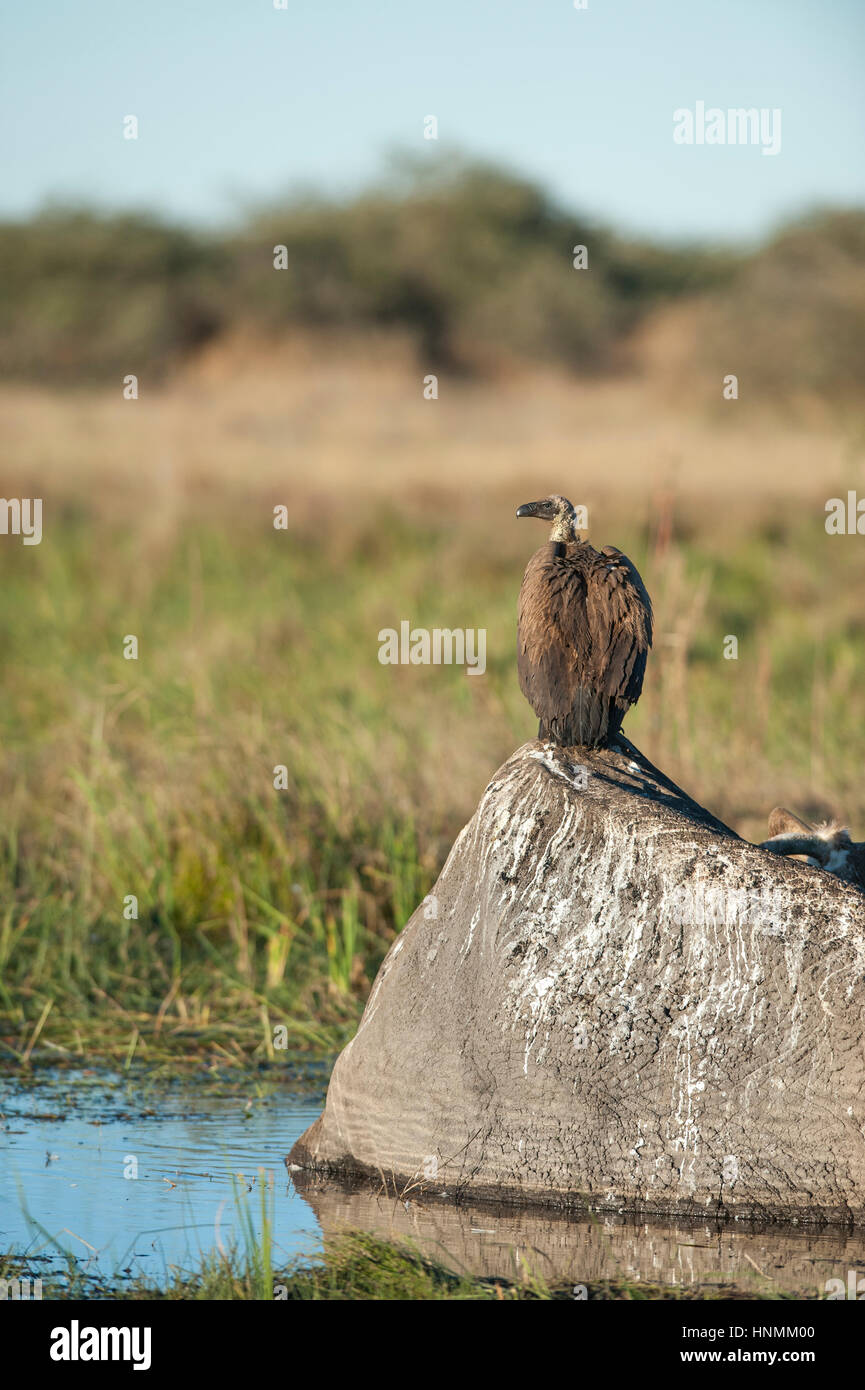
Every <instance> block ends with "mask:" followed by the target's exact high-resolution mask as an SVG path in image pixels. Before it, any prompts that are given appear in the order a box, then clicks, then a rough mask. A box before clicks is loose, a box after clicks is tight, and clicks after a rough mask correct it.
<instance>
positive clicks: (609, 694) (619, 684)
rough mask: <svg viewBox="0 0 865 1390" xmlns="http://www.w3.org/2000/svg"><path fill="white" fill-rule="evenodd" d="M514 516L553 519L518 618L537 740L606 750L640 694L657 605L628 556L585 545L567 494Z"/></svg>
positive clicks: (520, 665)
mask: <svg viewBox="0 0 865 1390" xmlns="http://www.w3.org/2000/svg"><path fill="white" fill-rule="evenodd" d="M517 516H518V517H523V516H534V517H538V518H539V519H540V520H542V521H550V522H552V523H553V527H552V531H551V532H550V538H549V540H548V541H547V543H546V545H542V546H541V548H540V550H537V551H535V554H534V555H533V556H532V558H531V560H529V563H528V565H527V567H526V572H525V574H524V576H523V583H522V588H521V589H520V600H519V611H518V620H517V673H518V675H519V681H520V689H521V690H522V692H523V694H524V695H525V697H526V699H527V700H528V702H529V704H530V705H531V707H532V709H533V710H534V712H535V714H536V715H537V716H538V719H539V720H540V726H539V728H538V737H539V738H545V739H549V740H550V741H551V742H553V743H559V744H563V745H565V746H568V747H569V746H575V745H576V746H580V747H584V748H603V747H606V746H607V745H608V744H610V743H612V742H615V740H616V737H617V735H618V733H619V729H620V728H621V725H622V720H623V719H624V717H625V714H626V713H627V711H628V709H629V708H630V707H631V705H633V704H635V703H636V701H637V700H638V699H639V698H640V691H641V690H642V688H643V676H644V674H645V670H646V658H647V656H648V653H649V648H650V646H651V645H652V604H651V600H650V598H649V595H648V594H647V593H646V589H645V586H644V584H643V581H642V579H641V578H640V576H639V574H638V572H637V570H636V568H635V566H634V565H632V563H631V561H630V560H629V559H628V558H627V556H626V555H623V554H622V552H621V551H620V550H617V549H616V548H615V546H612V545H607V546H604V548H603V550H600V551H598V550H595V549H594V548H593V547H592V546H591V545H589V544H588V543H587V542H586V541H582V540H580V537H579V533H578V532H577V530H576V513H575V511H574V508H573V506H572V505H571V503H570V502H569V501H568V499H567V498H566V497H546V498H544V499H543V501H541V502H527V503H526V504H525V506H522V507H519V508H518V509H517Z"/></svg>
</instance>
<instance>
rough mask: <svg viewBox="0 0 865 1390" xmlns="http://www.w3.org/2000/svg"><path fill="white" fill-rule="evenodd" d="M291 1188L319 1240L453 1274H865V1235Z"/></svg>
mask: <svg viewBox="0 0 865 1390" xmlns="http://www.w3.org/2000/svg"><path fill="white" fill-rule="evenodd" d="M292 1176H293V1178H294V1180H295V1186H296V1187H297V1189H298V1191H299V1192H301V1193H302V1195H303V1196H304V1197H305V1198H306V1200H307V1201H308V1202H309V1205H310V1208H311V1210H312V1211H314V1212H315V1215H316V1217H317V1218H318V1220H319V1222H320V1223H321V1227H322V1230H323V1232H324V1235H325V1236H326V1237H327V1236H332V1235H336V1234H337V1233H338V1232H339V1231H341V1230H345V1229H346V1228H350V1227H356V1228H360V1229H363V1230H367V1231H371V1232H372V1233H373V1234H375V1235H378V1236H381V1237H384V1238H388V1239H394V1240H410V1241H412V1242H413V1243H414V1244H415V1245H416V1246H418V1247H419V1248H420V1249H421V1250H422V1251H423V1252H424V1253H425V1254H427V1255H429V1256H430V1257H432V1258H435V1259H437V1260H439V1261H441V1262H442V1263H443V1264H445V1265H447V1266H448V1267H449V1268H451V1269H454V1270H457V1271H460V1272H464V1273H469V1274H474V1275H479V1276H486V1277H499V1278H506V1279H511V1280H517V1281H519V1280H522V1279H525V1278H528V1277H531V1275H532V1274H534V1275H536V1276H540V1277H541V1278H542V1279H544V1280H545V1281H546V1282H547V1283H550V1284H557V1285H559V1284H565V1285H572V1286H577V1285H582V1284H592V1283H595V1282H597V1281H600V1280H606V1279H623V1278H627V1279H629V1280H633V1281H641V1282H647V1283H653V1284H676V1285H685V1286H689V1285H695V1284H716V1285H727V1286H729V1285H731V1284H735V1285H736V1286H738V1287H740V1288H743V1289H744V1288H747V1289H750V1290H753V1291H757V1290H763V1291H766V1292H768V1291H771V1290H776V1291H779V1290H783V1291H786V1292H791V1293H800V1294H805V1293H814V1292H815V1291H819V1292H820V1293H825V1285H826V1280H827V1279H831V1278H840V1279H842V1280H844V1282H845V1284H846V1281H847V1273H848V1270H851V1269H858V1270H859V1272H860V1274H861V1273H865V1231H860V1232H859V1233H858V1234H855V1235H854V1234H851V1233H849V1232H846V1231H843V1230H840V1229H837V1228H836V1229H832V1230H830V1229H828V1228H824V1229H823V1230H822V1231H815V1230H810V1231H809V1230H804V1229H800V1228H799V1227H791V1226H778V1225H772V1226H762V1227H759V1226H757V1225H755V1224H753V1223H751V1224H749V1225H744V1224H741V1223H738V1222H736V1223H729V1224H727V1225H725V1226H722V1227H719V1226H717V1225H714V1224H711V1223H706V1222H703V1223H694V1222H681V1223H674V1224H669V1225H665V1224H663V1223H657V1224H652V1223H649V1222H645V1221H641V1222H639V1223H635V1222H633V1221H628V1220H627V1219H626V1218H623V1217H619V1216H616V1215H613V1214H609V1215H604V1216H603V1217H600V1216H596V1217H595V1218H594V1219H588V1218H585V1217H575V1216H573V1215H565V1214H562V1213H557V1212H539V1211H537V1210H519V1209H514V1208H513V1207H494V1206H490V1205H484V1206H468V1205H464V1204H462V1203H460V1204H455V1203H454V1202H452V1201H449V1200H445V1199H443V1198H441V1197H439V1198H436V1197H430V1196H427V1195H424V1196H422V1197H420V1196H416V1195H415V1194H410V1195H409V1197H408V1199H407V1200H406V1201H403V1200H401V1199H399V1198H394V1197H393V1196H388V1195H386V1194H385V1193H384V1191H383V1190H381V1189H380V1190H379V1191H378V1192H376V1191H375V1190H374V1189H373V1188H346V1187H343V1186H340V1185H338V1184H335V1183H333V1182H326V1181H323V1180H321V1179H317V1178H314V1177H311V1176H310V1175H308V1174H304V1173H294V1174H293V1175H292Z"/></svg>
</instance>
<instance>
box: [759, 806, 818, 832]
mask: <svg viewBox="0 0 865 1390" xmlns="http://www.w3.org/2000/svg"><path fill="white" fill-rule="evenodd" d="M813 833H814V827H813V826H812V825H809V824H808V822H807V821H804V820H800V819H799V817H798V816H794V815H793V812H792V811H787V810H785V808H784V807H783V806H776V807H775V809H774V811H772V812H771V813H770V815H769V839H770V840H771V839H772V838H773V837H774V836H775V835H813Z"/></svg>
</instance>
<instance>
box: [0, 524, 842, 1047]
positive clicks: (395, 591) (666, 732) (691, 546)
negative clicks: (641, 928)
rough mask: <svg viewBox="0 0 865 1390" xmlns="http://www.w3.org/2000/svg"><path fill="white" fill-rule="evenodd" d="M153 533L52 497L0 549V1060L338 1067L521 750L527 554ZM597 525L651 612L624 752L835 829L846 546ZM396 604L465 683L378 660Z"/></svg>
mask: <svg viewBox="0 0 865 1390" xmlns="http://www.w3.org/2000/svg"><path fill="white" fill-rule="evenodd" d="M152 522H153V519H152V518H151V519H149V520H148V518H142V519H141V522H140V524H136V525H134V526H132V525H130V526H128V527H120V526H116V525H115V526H113V527H112V526H110V525H108V524H107V522H106V520H105V518H104V517H102V516H100V515H99V514H98V509H97V508H96V507H95V506H89V505H87V504H86V503H84V502H80V503H79V504H78V505H76V506H75V507H71V506H70V507H68V508H67V509H66V511H65V512H62V514H61V515H60V517H55V518H54V520H53V522H52V528H51V532H50V536H47V537H46V539H45V540H44V541H43V543H42V545H41V546H39V547H31V548H25V547H23V546H21V545H20V544H19V543H17V542H14V544H10V543H9V542H10V540H11V539H12V538H4V542H5V543H4V544H3V545H2V546H0V583H2V586H3V594H4V603H3V605H2V608H0V648H2V650H3V651H4V652H5V653H6V657H5V660H4V666H3V683H4V685H3V698H2V705H0V741H2V752H0V806H2V819H0V904H2V907H0V1049H2V1055H3V1056H4V1057H5V1058H6V1059H7V1060H8V1061H9V1062H10V1063H11V1064H13V1065H15V1064H20V1063H22V1062H31V1063H32V1062H34V1061H36V1060H39V1059H40V1058H42V1057H50V1058H52V1059H57V1058H63V1057H75V1058H81V1057H85V1058H88V1059H90V1060H93V1059H94V1058H96V1057H100V1058H104V1059H107V1060H110V1061H112V1062H113V1063H114V1064H116V1065H120V1066H128V1065H131V1063H132V1062H133V1061H134V1062H135V1063H136V1064H140V1063H150V1064H153V1063H156V1062H159V1061H165V1060H166V1059H171V1058H174V1059H183V1058H185V1057H190V1058H194V1059H195V1060H196V1061H198V1062H200V1061H202V1060H209V1061H213V1062H215V1063H218V1064H225V1065H228V1064H229V1063H234V1064H237V1063H242V1062H244V1061H246V1060H250V1059H253V1060H263V1061H270V1062H272V1061H274V1060H278V1059H279V1055H280V1053H279V1043H280V1042H282V1041H284V1042H285V1043H286V1045H287V1047H288V1048H290V1049H291V1051H293V1052H297V1051H298V1050H308V1051H310V1052H315V1053H324V1052H328V1051H333V1050H334V1049H337V1048H339V1047H340V1046H342V1045H343V1044H344V1043H345V1041H346V1040H347V1039H348V1038H349V1037H350V1036H351V1035H352V1034H353V1031H354V1029H355V1027H356V1025H357V1021H358V1018H359V1015H360V1011H361V1009H362V1006H363V1003H364V1000H365V997H366V994H367V992H368V989H369V985H370V983H371V981H372V979H373V977H374V975H375V972H376V970H377V969H378V966H379V964H380V962H381V960H382V959H383V956H384V954H385V953H386V951H387V949H388V947H389V945H390V943H391V942H392V941H393V940H394V938H395V935H396V933H397V932H398V931H399V930H400V929H401V928H402V926H403V925H404V923H405V921H406V920H407V918H408V916H409V915H410V914H411V912H412V911H413V909H414V908H415V906H416V905H417V904H418V903H419V902H420V900H421V899H422V898H423V896H424V894H425V893H426V892H427V891H428V890H429V888H430V886H431V885H432V883H433V882H434V879H435V876H436V874H437V872H438V870H439V868H440V867H441V863H442V862H443V859H444V856H445V854H446V853H447V850H448V848H449V846H450V844H451V842H452V840H453V838H454V836H455V834H456V832H457V831H458V829H459V828H460V826H461V825H462V824H463V823H464V821H465V820H466V819H467V818H468V816H469V815H470V814H471V813H472V811H473V810H474V807H475V805H476V803H477V800H478V797H479V796H480V794H481V792H482V790H483V788H484V786H485V784H486V782H487V780H488V779H489V777H490V775H491V774H492V773H493V771H494V770H495V768H496V767H497V766H498V764H499V763H500V762H501V761H502V760H503V759H504V758H505V757H506V756H507V755H508V754H509V753H510V752H511V751H512V749H513V748H514V747H515V746H517V745H518V744H519V743H520V742H522V741H523V740H524V739H526V738H528V737H532V736H533V733H534V729H535V724H534V720H533V718H532V715H531V712H530V711H529V709H528V707H527V706H526V705H525V702H524V701H523V700H522V697H521V695H520V693H519V690H518V688H517V683H516V676H515V671H514V652H513V648H514V613H515V603H516V592H517V588H518V583H519V576H520V572H521V563H522V561H523V559H524V558H525V553H526V538H525V536H524V535H519V536H514V535H511V533H510V531H508V532H507V533H505V534H507V537H508V538H507V540H505V539H504V534H503V535H502V536H499V535H497V534H496V533H495V532H492V533H491V532H490V531H489V529H488V528H487V527H486V525H485V524H484V518H483V516H481V517H474V518H473V517H471V516H468V517H462V518H457V519H454V518H453V517H452V516H449V515H448V513H447V511H446V510H445V509H441V510H439V511H435V510H428V512H427V514H426V515H425V516H418V515H417V514H414V515H410V514H406V515H401V514H397V513H394V514H392V515H391V516H389V517H385V518H384V519H382V518H381V517H379V518H377V519H375V520H373V518H372V517H371V516H370V515H366V516H364V515H361V514H355V513H354V512H353V511H351V510H350V509H348V508H346V509H344V510H343V511H340V509H339V507H338V506H337V505H336V504H334V505H333V509H332V511H331V512H330V513H329V515H328V526H327V527H326V528H325V530H324V531H323V532H322V531H318V530H313V529H312V528H311V527H308V526H307V527H301V526H298V527H297V528H296V529H295V530H293V531H289V532H278V531H274V530H273V528H272V526H271V525H270V513H269V508H268V507H267V506H264V505H262V506H261V507H260V508H258V507H256V506H249V507H247V508H246V509H245V510H239V511H237V512H236V513H234V512H231V513H228V512H226V510H225V508H224V507H223V510H222V511H220V507H219V503H218V499H217V502H216V503H212V502H211V500H210V499H208V503H207V505H202V506H201V508H200V509H198V510H197V511H196V512H193V511H192V510H191V509H189V510H188V512H187V513H186V514H185V515H184V516H183V518H182V520H181V521H180V522H178V523H177V524H169V522H168V521H165V522H164V524H163V523H162V522H160V524H159V525H155V524H151V523H152ZM610 525H611V533H612V534H615V535H616V537H617V539H618V540H619V541H620V543H622V544H623V545H625V546H626V547H627V548H628V549H629V551H630V553H631V554H632V556H633V558H634V559H635V560H636V562H637V563H638V564H639V565H640V567H641V569H642V570H643V573H644V575H645V578H646V581H647V584H648V587H649V589H650V591H651V592H652V594H653V598H654V600H655V606H656V611H657V615H658V619H659V622H658V642H657V646H656V650H655V653H654V655H653V658H652V661H651V663H650V668H649V676H648V679H647V684H646V690H645V693H644V697H643V700H642V701H641V704H640V706H639V707H638V709H637V710H636V711H635V712H634V713H633V715H632V717H631V718H630V720H629V722H628V732H629V734H630V736H631V737H632V738H633V739H634V740H635V741H636V742H637V743H639V744H640V745H641V746H643V747H644V749H645V751H646V752H647V754H648V755H649V756H650V757H651V758H652V759H653V760H654V761H655V762H657V763H659V764H660V765H661V766H662V767H663V768H664V769H665V770H666V771H667V772H668V773H669V774H670V775H672V776H674V777H676V778H677V779H679V780H681V781H682V782H683V783H684V785H685V786H686V787H687V788H688V789H689V790H691V791H692V792H693V793H694V794H695V795H696V796H697V797H698V799H700V800H701V801H703V803H704V804H706V805H708V806H709V807H711V809H712V810H714V811H715V812H716V813H717V814H719V815H721V816H722V817H723V818H726V819H728V820H729V821H730V822H731V823H732V824H734V826H735V827H736V828H737V829H739V830H740V831H741V832H742V833H745V834H747V835H749V836H752V837H754V838H759V837H760V836H761V834H762V833H764V827H765V816H766V813H767V812H768V810H769V809H770V808H771V806H772V805H774V804H775V802H777V801H781V802H783V801H787V802H789V803H791V804H792V805H793V807H794V809H797V810H799V811H800V812H805V813H819V812H821V811H827V810H830V809H837V810H839V811H840V812H841V813H842V814H843V815H844V816H845V817H846V818H847V819H848V820H849V822H850V824H851V826H852V828H853V832H854V836H855V835H856V834H857V833H858V834H859V835H860V836H861V835H865V792H863V789H862V786H861V776H860V771H859V770H860V768H861V756H862V751H863V732H862V725H861V705H860V702H859V701H860V692H861V689H862V686H863V682H865V619H863V617H862V613H861V593H862V591H863V577H865V576H863V565H865V559H863V553H865V552H863V548H862V542H861V538H856V537H833V538H829V537H827V536H826V535H825V533H824V532H823V530H822V504H821V503H820V502H819V500H815V505H814V510H813V515H812V514H808V513H806V512H802V511H801V510H800V511H798V512H797V513H796V514H795V515H793V514H791V515H784V514H778V513H777V512H775V513H772V514H771V515H770V516H763V517H761V516H759V515H757V516H754V515H752V516H750V517H749V518H748V520H747V523H746V524H743V525H742V526H741V527H740V528H739V529H738V530H736V531H735V533H732V532H731V531H728V532H727V533H725V534H720V533H719V531H718V528H717V525H716V519H715V517H714V516H711V515H706V516H699V515H698V516H695V517H692V518H690V519H689V521H688V526H687V528H683V530H682V532H681V535H680V537H679V538H678V539H676V538H675V537H674V540H673V542H672V544H671V545H670V546H669V547H667V548H665V549H663V550H658V549H657V548H656V547H654V545H653V544H652V543H650V538H649V537H648V536H647V535H646V534H645V533H643V532H641V531H639V530H635V529H634V526H633V523H632V520H631V519H630V518H628V517H623V518H622V519H621V524H620V525H619V526H618V527H616V526H615V518H613V521H612V522H611V523H610ZM514 529H516V528H514ZM403 618H409V619H410V620H411V621H412V622H413V623H414V624H419V625H425V626H430V627H434V626H447V627H473V628H477V627H483V628H485V629H486V630H487V674H486V675H485V676H483V677H479V676H478V677H471V676H467V675H466V673H465V672H464V671H462V670H460V669H458V668H447V667H385V666H382V665H380V663H379V662H378V659H377V653H378V638H377V634H378V631H379V629H380V628H382V627H386V626H397V627H398V625H399V622H400V620H401V619H403ZM127 634H135V635H136V636H137V637H138V639H139V658H138V660H137V661H126V660H124V659H123V655H122V646H123V639H124V637H125V636H126V635H127ZM727 634H735V635H737V636H738V639H739V659H738V660H737V661H725V660H724V659H723V656H722V650H723V640H724V637H725V636H726V635H727ZM279 765H284V766H285V767H286V768H287V772H288V779H287V780H288V785H287V787H286V788H285V789H284V790H276V789H275V788H274V785H273V778H274V768H275V767H277V766H279ZM132 896H134V897H135V898H136V899H137V909H138V915H137V918H135V917H132V916H130V915H129V911H130V909H129V908H128V907H127V912H126V915H125V914H124V904H128V901H129V899H130V897H132ZM279 1028H283V1029H284V1030H285V1033H284V1034H282V1035H280V1034H276V1033H275V1032H274V1030H275V1029H279Z"/></svg>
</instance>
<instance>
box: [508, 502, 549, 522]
mask: <svg viewBox="0 0 865 1390" xmlns="http://www.w3.org/2000/svg"><path fill="white" fill-rule="evenodd" d="M517 516H518V517H522V516H536V517H538V518H539V520H541V521H555V519H556V508H555V504H554V503H553V502H552V501H551V500H550V498H549V497H545V498H544V499H543V501H542V502H525V503H524V504H523V506H522V507H517Z"/></svg>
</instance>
